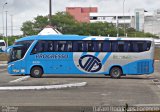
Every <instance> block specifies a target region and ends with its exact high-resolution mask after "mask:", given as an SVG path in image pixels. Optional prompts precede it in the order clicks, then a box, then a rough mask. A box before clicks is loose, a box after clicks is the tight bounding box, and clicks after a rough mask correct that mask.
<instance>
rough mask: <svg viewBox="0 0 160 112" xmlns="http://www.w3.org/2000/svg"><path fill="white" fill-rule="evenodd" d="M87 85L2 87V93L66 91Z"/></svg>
mask: <svg viewBox="0 0 160 112" xmlns="http://www.w3.org/2000/svg"><path fill="white" fill-rule="evenodd" d="M85 85H87V82H81V83H72V84H62V85H46V86H11V87H0V91H6V90H9V91H10V90H51V89H64V88H71V87H83V86H85Z"/></svg>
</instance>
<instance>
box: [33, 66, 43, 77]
mask: <svg viewBox="0 0 160 112" xmlns="http://www.w3.org/2000/svg"><path fill="white" fill-rule="evenodd" d="M42 75H43V70H42V68H41V67H33V68H32V69H31V74H30V76H31V77H34V78H41V77H42Z"/></svg>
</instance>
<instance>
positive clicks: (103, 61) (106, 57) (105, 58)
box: [102, 52, 112, 65]
mask: <svg viewBox="0 0 160 112" xmlns="http://www.w3.org/2000/svg"><path fill="white" fill-rule="evenodd" d="M111 54H112V53H111V52H108V53H107V54H106V56H105V57H104V58H103V60H102V65H104V64H105V62H106V61H107V59H108V58H109V56H110V55H111Z"/></svg>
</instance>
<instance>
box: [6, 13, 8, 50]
mask: <svg viewBox="0 0 160 112" xmlns="http://www.w3.org/2000/svg"><path fill="white" fill-rule="evenodd" d="M7 13H8V11H6V38H7V47H8V37H7V30H8V29H7Z"/></svg>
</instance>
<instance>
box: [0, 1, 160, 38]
mask: <svg viewBox="0 0 160 112" xmlns="http://www.w3.org/2000/svg"><path fill="white" fill-rule="evenodd" d="M123 1H124V0H52V12H53V13H56V12H58V11H65V8H66V7H73V6H74V7H93V6H94V7H95V6H96V7H98V12H100V13H122V12H123ZM6 2H7V4H6V5H4V4H5V3H6ZM124 3H125V4H124V7H125V8H124V12H127V13H128V12H129V13H131V12H134V9H136V8H144V9H145V10H147V11H154V10H156V9H160V0H125V2H124ZM5 11H8V13H7V23H8V25H7V26H8V27H7V28H8V30H7V34H8V35H11V16H12V21H13V35H20V34H22V32H21V31H20V28H21V26H22V23H23V22H25V21H28V20H30V21H33V20H34V17H36V16H38V15H43V16H45V15H47V14H48V12H49V0H0V34H3V33H4V35H5V30H3V28H4V29H5V28H6V25H5V24H6V21H5V20H6V18H5V17H6V13H5ZM2 12H3V13H2ZM2 18H4V19H2ZM2 23H4V27H3V24H2Z"/></svg>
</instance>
